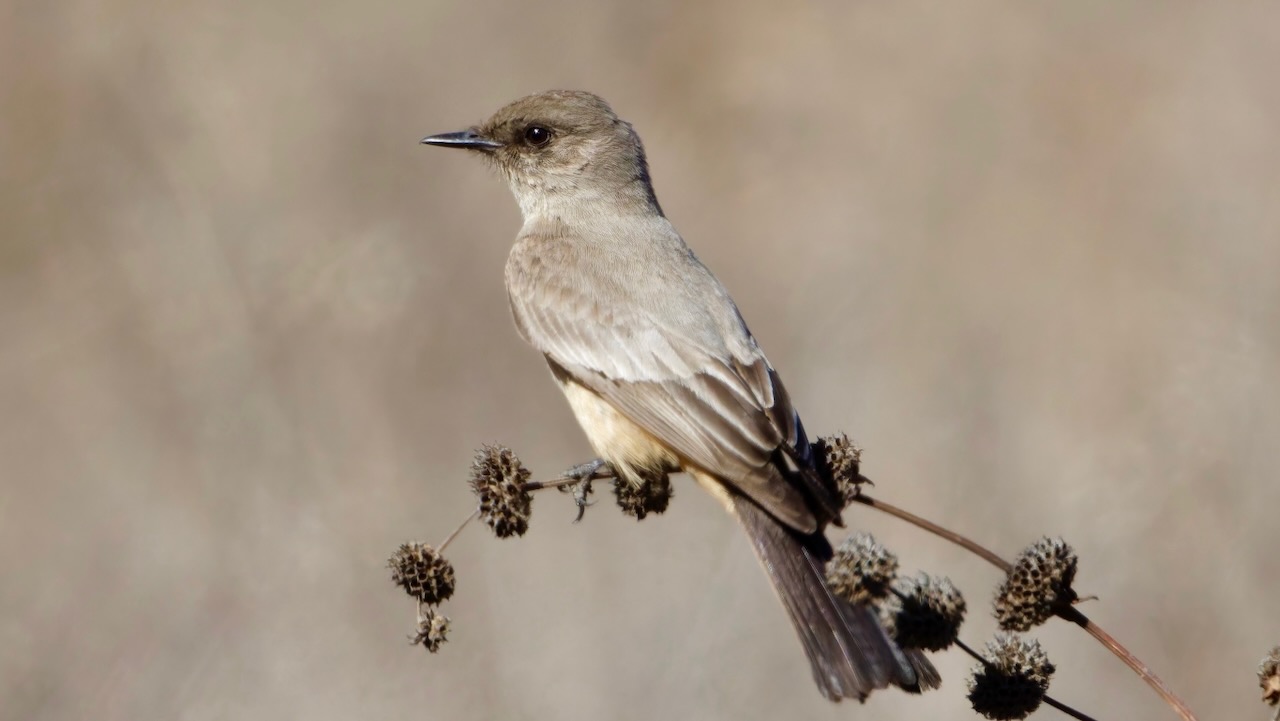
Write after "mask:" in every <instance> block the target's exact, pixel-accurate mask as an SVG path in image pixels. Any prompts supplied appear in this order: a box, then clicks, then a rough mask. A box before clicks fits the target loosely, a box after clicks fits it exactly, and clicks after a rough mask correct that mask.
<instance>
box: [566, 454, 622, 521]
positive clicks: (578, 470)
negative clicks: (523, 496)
mask: <svg viewBox="0 0 1280 721" xmlns="http://www.w3.org/2000/svg"><path fill="white" fill-rule="evenodd" d="M561 475H563V476H564V477H565V478H570V479H574V480H575V482H574V483H569V484H566V485H564V486H561V487H560V490H561V491H563V492H565V493H572V494H573V502H574V504H575V505H577V506H578V516H577V517H576V518H574V519H573V522H574V523H577V522H578V521H581V520H582V516H583V514H585V513H586V512H587V506H590V505H592V502H591V491H592V488H591V482H592V481H595V480H598V479H601V478H612V477H614V476H615V475H616V472H615V471H614V470H613V466H611V465H609V462H608V461H606V460H604V459H603V458H597V459H595V460H593V461H588V462H586V463H580V464H578V465H576V466H573V467H572V468H570V469H568V470H566V471H565V472H564V473H563V474H561Z"/></svg>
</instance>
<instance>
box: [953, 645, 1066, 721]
mask: <svg viewBox="0 0 1280 721" xmlns="http://www.w3.org/2000/svg"><path fill="white" fill-rule="evenodd" d="M986 651H987V652H986V654H985V656H986V658H987V663H983V664H979V665H977V666H975V667H974V668H973V671H972V673H971V675H970V676H969V703H971V704H973V710H974V711H977V712H978V713H980V714H982V715H983V716H986V717H987V718H989V719H1022V718H1026V717H1027V716H1029V715H1030V714H1031V712H1032V711H1035V710H1036V709H1037V708H1039V706H1040V702H1041V701H1043V700H1044V695H1045V692H1047V691H1048V690H1049V678H1050V677H1051V676H1053V672H1054V667H1053V664H1052V663H1050V662H1049V656H1048V654H1046V653H1045V652H1044V650H1043V649H1041V648H1040V642H1039V641H1036V640H1035V639H1033V638H1022V637H1020V636H1018V635H1017V634H1012V633H997V634H996V636H995V639H993V640H991V641H988V642H987V648H986Z"/></svg>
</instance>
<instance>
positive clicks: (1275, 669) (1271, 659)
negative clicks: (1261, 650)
mask: <svg viewBox="0 0 1280 721" xmlns="http://www.w3.org/2000/svg"><path fill="white" fill-rule="evenodd" d="M1258 684H1259V685H1261V686H1262V700H1263V701H1265V702H1266V703H1268V704H1270V705H1271V706H1277V705H1280V646H1276V647H1275V648H1273V649H1271V653H1270V654H1269V655H1268V656H1267V657H1266V658H1264V659H1262V663H1260V664H1258Z"/></svg>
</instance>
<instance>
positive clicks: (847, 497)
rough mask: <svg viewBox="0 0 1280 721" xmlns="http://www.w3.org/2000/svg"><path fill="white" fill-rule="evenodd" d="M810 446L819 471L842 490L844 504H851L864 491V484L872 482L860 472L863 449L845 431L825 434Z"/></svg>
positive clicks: (841, 495)
mask: <svg viewBox="0 0 1280 721" xmlns="http://www.w3.org/2000/svg"><path fill="white" fill-rule="evenodd" d="M810 448H811V449H812V451H813V457H814V460H815V461H816V463H817V465H818V472H819V473H821V474H822V475H823V476H825V477H826V478H827V479H828V480H830V481H831V483H833V484H834V485H835V487H836V489H837V490H839V491H840V497H841V498H843V499H844V505H846V506H847V505H849V503H851V502H852V501H853V499H854V498H857V497H858V495H859V494H861V493H862V490H861V489H862V484H863V483H869V482H870V481H867V480H866V479H865V478H863V477H862V476H861V474H860V470H861V463H862V449H861V448H859V447H857V446H855V445H854V444H853V441H851V440H849V436H847V435H845V434H844V433H838V434H836V435H834V436H823V437H822V438H819V439H818V440H816V441H814V442H813V443H812V444H810Z"/></svg>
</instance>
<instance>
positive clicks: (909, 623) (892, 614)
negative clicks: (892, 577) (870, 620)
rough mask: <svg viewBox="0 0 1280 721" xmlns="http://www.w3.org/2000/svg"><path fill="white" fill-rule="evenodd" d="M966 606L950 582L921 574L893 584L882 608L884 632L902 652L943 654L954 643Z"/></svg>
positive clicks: (938, 577)
mask: <svg viewBox="0 0 1280 721" xmlns="http://www.w3.org/2000/svg"><path fill="white" fill-rule="evenodd" d="M964 612H965V603H964V596H962V595H961V594H960V589H958V588H956V587H955V585H953V584H952V583H951V579H949V578H946V577H942V576H930V575H929V574H927V573H918V574H916V575H915V576H914V577H904V578H899V579H898V580H896V581H894V583H893V587H892V588H891V589H890V593H889V597H888V598H887V599H886V600H885V602H884V603H883V604H882V605H881V606H880V616H881V619H882V620H883V621H884V625H885V629H886V630H887V631H888V632H889V635H890V636H892V637H893V639H894V640H895V641H897V642H898V645H899V646H901V647H903V648H919V649H923V650H925V651H941V650H942V649H944V648H946V647H948V646H950V645H951V644H953V643H955V640H956V637H957V636H959V634H960V624H961V623H963V622H964Z"/></svg>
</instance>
